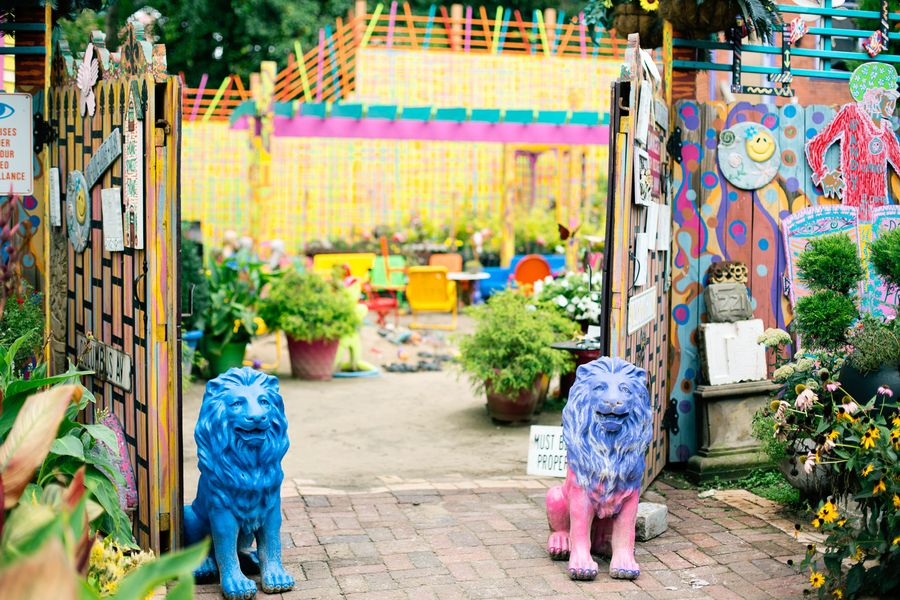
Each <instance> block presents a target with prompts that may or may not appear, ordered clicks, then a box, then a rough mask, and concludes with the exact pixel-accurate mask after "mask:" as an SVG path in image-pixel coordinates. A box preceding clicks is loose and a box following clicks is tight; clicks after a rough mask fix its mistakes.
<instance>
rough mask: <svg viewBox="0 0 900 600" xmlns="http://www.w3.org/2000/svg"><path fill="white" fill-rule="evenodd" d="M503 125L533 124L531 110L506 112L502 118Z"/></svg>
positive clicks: (532, 112)
mask: <svg viewBox="0 0 900 600" xmlns="http://www.w3.org/2000/svg"><path fill="white" fill-rule="evenodd" d="M503 122H504V123H533V122H534V111H533V110H508V111H506V115H505V116H504V117H503Z"/></svg>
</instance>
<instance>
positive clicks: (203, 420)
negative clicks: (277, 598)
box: [184, 367, 294, 600]
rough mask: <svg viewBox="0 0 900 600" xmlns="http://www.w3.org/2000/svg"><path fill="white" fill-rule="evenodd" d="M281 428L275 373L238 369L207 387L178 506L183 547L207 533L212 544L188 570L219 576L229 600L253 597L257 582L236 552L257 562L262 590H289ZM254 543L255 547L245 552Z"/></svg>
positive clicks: (285, 443)
mask: <svg viewBox="0 0 900 600" xmlns="http://www.w3.org/2000/svg"><path fill="white" fill-rule="evenodd" d="M287 427H288V424H287V419H286V418H285V415H284V403H283V401H282V399H281V395H280V394H279V393H278V379H277V378H275V377H273V376H271V375H266V374H265V373H260V372H259V371H254V370H253V369H250V368H249V367H242V368H240V369H230V370H229V371H228V372H226V373H224V374H223V375H220V376H219V377H217V378H215V379H213V380H212V381H210V382H209V383H208V384H207V385H206V393H205V394H204V395H203V404H202V405H201V406H200V416H199V418H198V420H197V426H196V427H195V429H194V438H195V439H196V440H197V457H198V465H199V468H200V482H199V484H198V488H197V497H196V498H195V499H194V502H193V503H192V504H190V505H188V506H185V507H184V529H185V537H186V539H187V542H188V543H189V544H193V543H196V542H198V541H200V540H202V539H203V538H205V537H207V536H212V541H213V548H212V550H211V551H210V554H209V556H208V557H207V559H206V561H205V562H204V563H203V564H202V565H201V566H200V568H199V569H197V571H195V573H194V574H195V576H196V577H197V578H201V579H202V578H209V577H214V576H216V575H218V576H219V578H220V581H221V584H222V593H223V595H224V596H225V598H226V599H228V600H237V599H238V598H252V597H254V596H255V595H256V583H255V582H253V581H252V580H250V579H249V578H248V577H247V576H246V575H245V574H244V573H242V572H241V561H240V560H239V559H238V553H239V552H241V553H243V554H246V557H247V558H249V559H250V561H249V562H250V563H257V564H258V565H259V568H260V571H261V573H260V582H261V584H262V590H263V592H265V593H267V594H276V593H279V592H285V591H288V590H290V589H292V588H293V587H294V578H293V577H291V576H290V575H288V573H287V571H285V570H284V566H283V565H282V563H281V482H282V480H283V479H284V472H283V471H282V470H281V459H282V458H283V457H284V455H285V454H286V453H287V450H288V446H289V440H288V435H287ZM254 540H255V541H256V547H257V551H256V552H250V546H251V544H252V543H253V541H254ZM245 562H246V561H245Z"/></svg>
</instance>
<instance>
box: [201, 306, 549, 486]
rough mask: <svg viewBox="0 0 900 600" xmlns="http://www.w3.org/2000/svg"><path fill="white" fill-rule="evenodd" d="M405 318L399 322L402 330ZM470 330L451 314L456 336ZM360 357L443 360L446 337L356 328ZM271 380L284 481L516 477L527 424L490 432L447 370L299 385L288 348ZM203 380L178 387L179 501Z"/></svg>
mask: <svg viewBox="0 0 900 600" xmlns="http://www.w3.org/2000/svg"><path fill="white" fill-rule="evenodd" d="M403 323H404V320H403V319H401V327H402V325H403ZM470 329H471V321H470V320H468V319H467V318H466V317H465V316H461V317H460V327H459V329H458V331H459V332H465V331H467V330H470ZM362 335H363V353H364V355H365V356H364V358H365V359H366V360H368V361H369V362H371V363H374V364H376V365H377V366H379V367H381V366H382V365H384V364H387V363H392V362H394V363H396V362H400V358H399V357H398V353H400V354H402V355H405V356H406V362H407V363H412V364H414V363H416V362H418V354H419V353H420V352H430V353H435V354H449V353H451V352H452V339H451V338H452V334H447V333H445V332H441V333H437V332H432V333H429V332H423V340H422V341H421V342H420V343H419V344H418V345H413V344H409V343H407V344H402V345H394V344H392V343H390V342H389V341H388V340H386V339H385V338H382V337H381V336H379V335H378V333H377V330H376V328H375V327H373V326H371V325H368V324H367V325H365V326H364V327H363V334H362ZM248 357H249V358H252V359H257V360H261V361H262V363H263V364H271V363H273V362H274V360H275V357H276V351H275V343H274V338H272V337H269V338H267V339H263V340H261V341H260V342H258V343H257V344H255V345H253V346H251V347H250V349H249V350H248ZM277 374H278V375H279V378H280V383H281V393H282V396H283V397H284V405H285V411H286V413H287V418H288V432H289V435H290V438H291V448H290V450H289V451H288V454H287V456H286V457H285V458H284V461H283V464H282V466H283V468H284V473H285V480H286V481H290V480H292V479H296V480H302V482H303V483H309V484H315V485H321V486H326V487H333V488H339V489H359V488H370V487H374V486H378V485H381V483H382V482H383V480H382V479H380V478H390V477H401V478H403V479H406V480H408V479H414V478H422V479H429V480H435V479H441V478H443V477H453V476H464V477H468V478H473V477H491V476H513V475H524V474H525V465H526V459H527V452H528V449H527V444H528V427H522V426H518V427H509V426H503V427H500V426H496V425H494V424H493V423H492V422H491V419H490V418H489V417H488V415H487V412H486V409H485V400H484V397H483V396H478V397H476V396H475V395H474V394H473V392H472V391H471V388H470V386H469V383H468V381H467V379H466V378H465V377H464V376H461V375H459V373H458V371H457V370H456V368H455V367H454V366H453V365H452V364H449V363H447V364H445V365H444V369H443V371H440V372H419V373H388V372H385V371H384V370H383V369H382V372H381V374H380V375H378V376H377V377H371V378H357V379H334V380H332V381H328V382H308V381H300V380H297V379H293V378H291V376H290V366H289V361H288V356H287V348H286V346H284V345H283V353H282V357H281V361H280V365H279V368H278V369H277ZM204 385H205V382H204V381H198V382H195V383H193V384H191V385H190V386H185V389H184V432H185V435H184V463H185V469H184V477H185V498H186V499H187V500H190V499H192V498H193V496H194V493H195V491H196V484H197V478H198V477H199V472H198V471H197V450H196V445H195V443H194V438H193V431H194V425H195V423H196V420H197V415H198V413H199V410H200V403H201V400H202V397H203V386H204ZM535 423H536V424H543V425H559V424H560V413H559V412H551V413H547V412H545V413H542V414H541V415H540V416H539V417H538V418H537V419H536V420H535Z"/></svg>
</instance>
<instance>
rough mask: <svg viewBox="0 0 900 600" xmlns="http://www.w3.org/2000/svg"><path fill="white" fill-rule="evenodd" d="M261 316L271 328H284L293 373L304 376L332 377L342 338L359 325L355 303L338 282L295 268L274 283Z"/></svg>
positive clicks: (323, 378) (261, 303)
mask: <svg viewBox="0 0 900 600" xmlns="http://www.w3.org/2000/svg"><path fill="white" fill-rule="evenodd" d="M260 315H261V316H262V318H263V320H264V321H265V322H266V325H267V326H268V327H269V328H270V329H280V330H282V331H284V333H285V335H286V336H287V341H288V351H289V352H290V356H291V374H292V375H294V376H295V377H300V378H302V379H313V380H328V379H331V376H332V373H333V369H334V359H335V356H336V355H337V350H338V345H339V343H340V340H341V338H342V337H344V336H347V335H350V334H352V333H353V332H354V330H355V329H356V327H357V325H358V324H359V317H358V315H357V312H356V303H355V302H354V301H353V299H352V298H351V297H350V295H349V294H347V292H346V291H345V290H344V289H342V288H341V287H340V285H339V284H338V283H337V282H335V281H326V280H325V279H323V278H322V277H320V276H319V275H316V274H315V273H299V272H296V271H291V272H289V273H287V274H285V276H284V277H282V278H281V279H279V280H278V281H277V282H275V283H274V284H273V285H272V289H271V290H270V291H269V294H268V296H267V297H266V298H264V299H263V300H262V301H261V302H260Z"/></svg>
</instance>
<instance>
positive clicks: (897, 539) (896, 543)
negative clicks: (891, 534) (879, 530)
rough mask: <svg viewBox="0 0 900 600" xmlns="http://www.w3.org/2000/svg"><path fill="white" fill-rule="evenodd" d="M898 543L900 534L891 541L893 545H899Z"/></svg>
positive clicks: (899, 542)
mask: <svg viewBox="0 0 900 600" xmlns="http://www.w3.org/2000/svg"><path fill="white" fill-rule="evenodd" d="M898 544H900V535H898V536H897V537H895V538H894V541H893V542H891V545H893V546H896V545H898Z"/></svg>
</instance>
